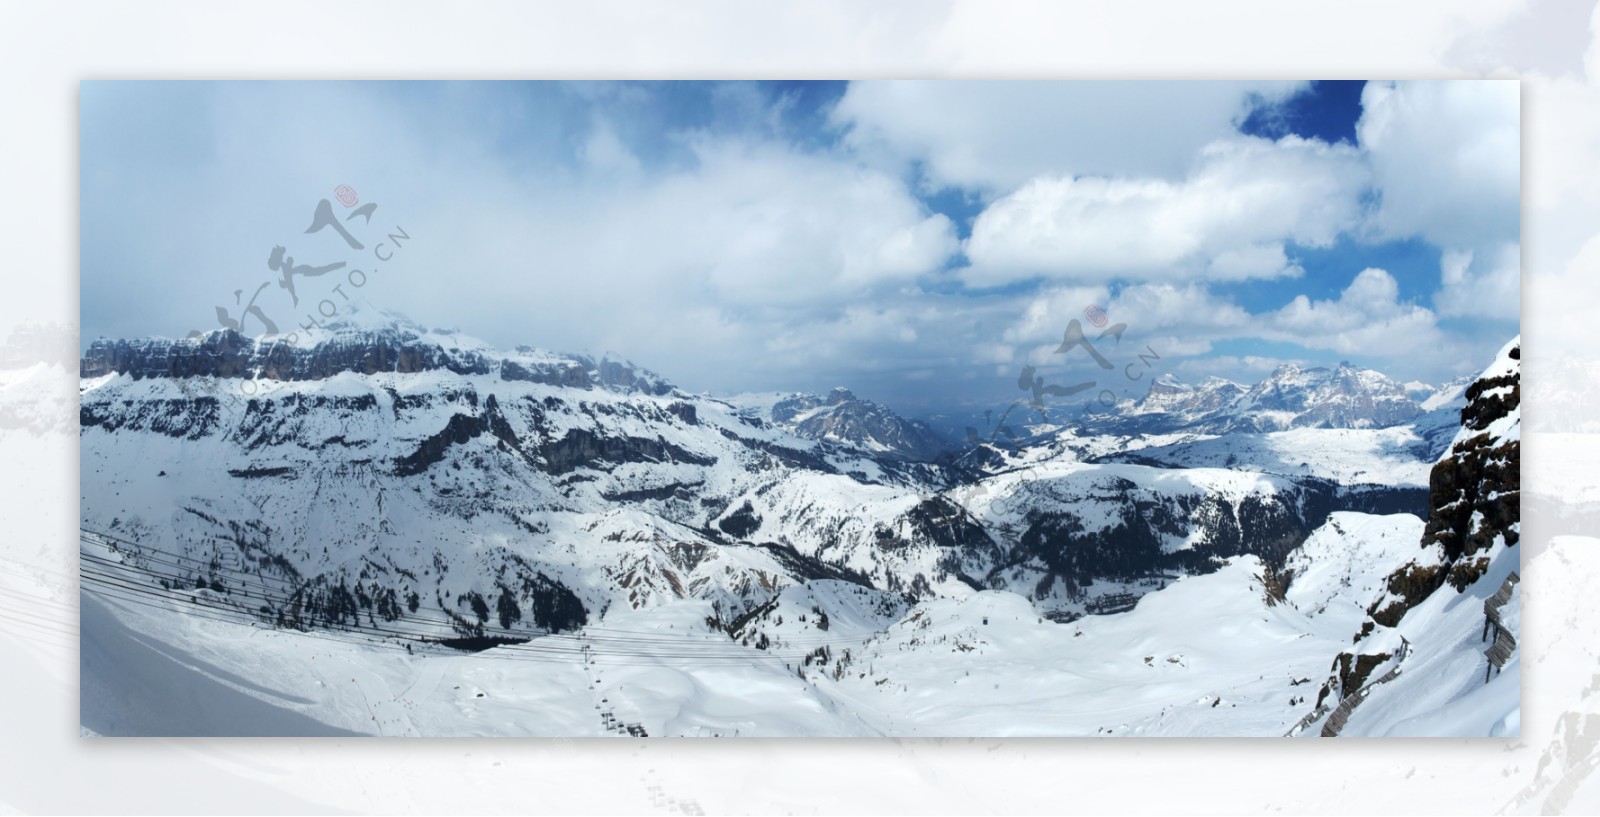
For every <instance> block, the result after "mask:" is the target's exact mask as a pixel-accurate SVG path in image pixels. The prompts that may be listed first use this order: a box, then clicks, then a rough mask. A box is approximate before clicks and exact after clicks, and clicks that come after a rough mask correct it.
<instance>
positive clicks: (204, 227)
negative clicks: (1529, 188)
mask: <svg viewBox="0 0 1600 817" xmlns="http://www.w3.org/2000/svg"><path fill="white" fill-rule="evenodd" d="M1517 103H1518V95H1517V86H1516V83H1515V82H1467V81H1457V82H1420V83H1400V84H1396V83H1388V82H1373V83H1361V82H1326V83H1317V82H1312V83H1303V82H1302V83H1291V82H1226V83H1223V82H1203V83H1202V82H1192V83H1191V82H1168V83H1145V82H1120V83H1119V82H1106V83H1081V82H866V83H845V82H753V83H744V82H716V83H697V82H682V83H677V82H674V83H653V82H651V83H627V82H624V83H546V82H446V83H431V82H430V83H409V82H381V83H295V82H284V83H280V82H245V83H203V82H89V83H85V84H84V85H83V86H82V89H81V108H82V111H81V122H82V126H81V127H82V133H81V136H82V139H81V163H82V164H81V170H82V173H81V184H82V190H81V193H82V231H81V258H82V289H81V292H82V296H81V298H82V324H83V336H84V339H85V342H86V343H87V342H88V341H89V340H92V339H93V338H95V337H100V336H114V337H137V336H148V335H159V336H168V337H173V336H182V335H183V334H185V333H186V332H187V331H189V330H191V329H199V330H208V329H212V328H216V326H217V322H216V318H215V317H214V316H215V314H216V310H217V308H218V307H224V308H225V309H227V310H228V313H229V315H230V316H232V317H237V315H238V314H239V313H240V311H241V307H242V306H243V305H245V304H246V303H247V302H248V299H249V298H250V296H251V294H252V293H254V292H255V291H256V289H257V287H258V286H259V285H260V284H261V283H263V282H270V281H275V280H276V279H277V277H278V273H277V272H275V271H273V270H270V269H269V268H268V264H267V259H268V257H269V252H270V251H271V250H272V249H273V248H274V247H276V246H285V247H286V250H287V252H288V253H289V254H290V255H291V256H294V257H296V258H297V259H298V260H297V263H300V264H312V263H333V262H335V261H344V262H346V264H347V266H346V267H345V269H346V270H348V269H350V268H362V269H363V275H367V276H368V285H367V286H364V287H361V288H360V291H359V292H357V293H355V294H356V295H357V296H358V298H359V299H361V300H363V301H365V302H366V303H368V304H371V305H373V306H376V307H379V308H385V309H391V310H395V311H398V312H402V313H404V314H407V315H409V316H410V317H412V318H414V319H416V320H418V321H420V322H423V323H427V324H431V325H436V326H454V327H458V328H460V329H462V330H463V331H465V332H467V333H468V334H472V335H476V336H478V337H481V338H483V339H485V340H487V341H490V342H492V343H495V344H496V345H500V346H503V347H508V348H509V347H511V346H515V345H519V344H529V345H534V346H539V347H543V348H549V349H554V350H561V351H590V352H596V353H599V352H611V353H614V354H616V355H619V356H622V357H627V358H630V359H633V360H636V361H638V362H640V363H642V364H644V365H647V366H649V367H651V368H654V369H656V370H658V371H660V372H661V373H663V374H665V375H667V376H668V377H669V378H670V379H672V380H674V381H675V382H677V383H679V384H680V385H682V386H683V387H685V388H689V389H691V390H708V391H713V392H719V393H726V392H736V391H746V390H770V389H783V390H789V389H804V390H821V389H826V388H829V387H832V386H835V385H847V386H850V387H852V388H853V389H855V390H856V391H857V392H858V393H860V394H863V395H866V396H869V397H873V398H875V399H880V400H883V401H885V402H888V403H890V404H891V405H896V406H897V407H900V408H903V409H905V410H907V411H908V412H911V413H920V412H926V411H934V410H941V409H944V408H946V407H948V406H950V405H968V406H972V405H983V404H985V403H988V402H992V401H994V400H997V399H1002V400H1003V399H1009V397H1010V396H1011V392H1012V391H1014V389H1015V382H1016V374H1017V372H1018V370H1020V368H1021V367H1023V366H1025V365H1036V366H1040V367H1041V371H1042V373H1044V374H1046V375H1047V376H1050V377H1057V378H1061V379H1063V380H1065V379H1068V378H1073V377H1076V376H1077V375H1080V374H1085V373H1086V370H1084V369H1083V368H1082V367H1083V366H1085V365H1086V360H1085V359H1083V358H1081V357H1080V358H1079V359H1076V360H1073V359H1068V358H1067V357H1064V356H1060V355H1054V354H1053V350H1054V348H1055V346H1056V345H1057V344H1059V342H1060V338H1061V334H1062V331H1063V329H1064V328H1065V326H1066V325H1067V322H1068V321H1070V320H1072V319H1075V318H1076V319H1079V320H1085V312H1084V310H1085V308H1086V307H1088V306H1090V305H1096V306H1099V307H1100V308H1102V309H1104V310H1105V312H1106V313H1107V314H1108V315H1109V317H1110V319H1111V320H1112V321H1113V322H1124V323H1126V324H1127V325H1128V329H1127V331H1126V332H1125V334H1124V336H1123V342H1124V343H1126V344H1127V349H1128V350H1131V349H1133V348H1136V347H1137V348H1144V347H1150V348H1153V349H1155V350H1157V351H1159V352H1160V353H1161V362H1160V364H1159V365H1160V366H1161V367H1162V369H1163V371H1164V372H1166V373H1171V374H1174V375H1176V376H1178V377H1179V378H1181V379H1186V380H1196V379H1199V378H1201V377H1204V376H1208V375H1219V376H1225V377H1230V378H1234V379H1238V380H1242V381H1247V382H1253V381H1254V380H1256V379H1259V378H1260V377H1261V376H1263V375H1265V374H1266V373H1267V372H1269V371H1270V370H1271V369H1272V368H1273V367H1275V366H1277V365H1280V364H1282V363H1284V362H1289V361H1294V362H1310V363H1328V362H1337V361H1339V360H1350V361H1354V362H1358V363H1361V364H1365V365H1370V366H1372V367H1374V368H1378V369H1380V370H1383V371H1385V372H1388V373H1390V374H1392V375H1394V376H1396V377H1399V378H1401V379H1421V380H1424V381H1429V382H1439V381H1442V380H1445V379H1448V378H1450V377H1453V376H1456V375H1458V374H1463V373H1469V372H1472V371H1475V370H1477V369H1479V368H1481V367H1482V365H1484V364H1485V363H1486V362H1487V360H1488V358H1489V356H1490V355H1492V353H1493V352H1494V350H1495V349H1497V348H1498V347H1499V346H1500V345H1501V344H1502V343H1503V342H1504V341H1505V340H1506V339H1508V338H1509V337H1510V336H1511V335H1513V334H1515V333H1516V332H1517V331H1518V329H1517V314H1518V304H1519V288H1518V274H1519V273H1518V270H1519V260H1518V259H1519V249H1520V228H1519V215H1518V197H1519V190H1520V168H1519V164H1518V155H1519V144H1518V108H1517ZM341 184H343V185H349V186H350V187H352V188H354V189H355V190H356V191H357V193H358V196H359V198H360V200H361V202H362V203H367V204H376V205H377V207H376V209H375V211H374V212H373V214H372V217H371V221H370V223H362V226H363V229H367V230H370V231H371V235H372V236H375V237H377V238H381V235H382V234H384V233H386V232H387V231H388V230H390V229H391V228H393V227H399V228H402V229H404V230H405V231H406V233H407V234H409V235H411V236H412V239H411V240H410V241H408V242H405V244H404V248H403V250H402V251H400V252H397V253H395V254H394V256H393V257H392V258H391V259H389V260H386V261H382V262H379V261H378V260H377V259H375V258H373V257H371V256H370V255H367V254H365V253H367V252H369V251H370V248H365V249H364V250H363V252H362V253H354V251H352V250H350V249H349V248H348V247H346V246H345V245H344V244H343V243H342V242H341V241H340V240H339V238H338V237H337V236H336V235H334V234H333V233H332V231H329V230H324V231H322V232H320V233H316V234H312V235H307V234H306V232H305V230H306V225H307V224H308V223H310V220H311V218H312V214H313V212H314V209H315V207H316V205H317V203H318V202H319V201H320V200H322V199H333V198H334V194H333V191H334V188H335V187H336V186H338V185H341ZM333 206H334V208H335V211H336V212H337V213H339V214H340V215H341V216H348V214H349V213H351V212H353V209H354V208H348V209H347V208H346V207H343V206H341V205H340V204H338V203H335V204H334V205H333ZM358 223H360V222H358ZM364 235H365V234H364ZM377 238H375V239H374V240H377ZM340 274H343V272H342V271H341V273H340ZM337 278H338V275H330V276H324V277H318V278H310V277H302V278H300V279H299V280H300V282H301V283H300V287H299V289H297V295H296V297H298V295H299V294H302V293H301V292H300V290H303V291H304V293H303V294H305V295H306V296H307V297H306V300H305V301H304V302H303V303H301V304H298V305H296V304H294V303H292V301H291V297H290V295H289V293H288V292H286V291H284V290H283V289H282V288H280V287H278V286H269V287H267V288H266V289H264V290H262V291H261V294H260V295H259V296H257V299H256V303H257V304H258V305H260V306H261V307H262V310H263V312H262V314H265V315H268V316H275V317H272V319H273V320H274V321H275V322H276V323H277V324H279V328H280V329H281V330H283V331H292V330H291V329H290V328H289V327H290V326H291V324H304V323H306V313H307V312H308V310H309V309H312V308H315V307H313V304H316V303H320V302H321V301H322V300H323V298H324V297H327V296H329V293H328V292H327V291H326V290H328V289H329V288H331V287H332V286H333V285H334V283H335V282H336V281H337ZM344 289H345V290H350V289H351V287H349V286H346V287H345V288H344ZM236 290H237V291H239V293H240V294H238V295H237V296H236V294H235V291H236ZM342 294H348V293H343V292H342V293H341V295H342ZM313 299H314V300H313ZM341 302H342V301H341ZM245 330H246V331H247V332H251V333H259V332H261V331H263V330H262V328H260V327H259V326H255V325H251V322H249V321H247V322H246V326H245ZM314 332H315V330H314V328H313V329H312V330H311V332H310V333H314ZM1120 346H1121V344H1117V345H1116V346H1108V347H1106V348H1107V350H1108V351H1111V352H1115V353H1119V354H1123V353H1127V352H1126V350H1124V349H1122V348H1120ZM1087 374H1088V375H1092V374H1093V372H1087ZM1078 379H1082V378H1078Z"/></svg>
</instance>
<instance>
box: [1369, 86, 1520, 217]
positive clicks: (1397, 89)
mask: <svg viewBox="0 0 1600 817" xmlns="http://www.w3.org/2000/svg"><path fill="white" fill-rule="evenodd" d="M1518 94H1519V86H1518V83H1517V82H1516V81H1515V80H1486V81H1430V82H1404V83H1385V82H1369V83H1367V86H1366V90H1365V91H1363V92H1362V95H1361V105H1362V113H1361V120H1360V122H1359V123H1358V124H1357V126H1356V130H1357V134H1358V135H1359V137H1360V141H1361V147H1362V148H1363V149H1364V150H1365V151H1366V152H1367V156H1368V160H1369V161H1370V162H1371V164H1372V168H1373V174H1374V179H1375V181H1376V183H1377V185H1378V187H1379V189H1380V191H1381V197H1382V200H1381V203H1380V206H1379V208H1378V211H1377V213H1376V215H1375V216H1374V222H1375V226H1376V228H1377V229H1378V231H1379V233H1380V235H1382V236H1385V237H1396V238H1404V237H1407V236H1412V235H1417V236H1421V237H1422V238H1424V239H1426V240H1428V241H1431V242H1433V243H1435V244H1437V245H1439V246H1442V247H1476V246H1481V245H1482V244H1483V243H1484V242H1504V241H1516V240H1518V234H1519V213H1520V208H1519V206H1518V203H1519V198H1520V193H1521V164H1520V163H1521V149H1520V145H1521V137H1520V124H1521V123H1520V120H1519V108H1520V104H1519V96H1518Z"/></svg>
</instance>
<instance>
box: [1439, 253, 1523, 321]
mask: <svg viewBox="0 0 1600 817" xmlns="http://www.w3.org/2000/svg"><path fill="white" fill-rule="evenodd" d="M1439 268H1440V285H1441V286H1440V289H1439V292H1438V293H1436V294H1435V295H1434V296H1433V302H1434V305H1435V306H1436V307H1438V309H1439V314H1441V315H1450V316H1473V317H1485V318H1500V319H1505V320H1513V321H1514V320H1517V319H1518V317H1519V307H1520V306H1521V303H1522V258H1521V252H1520V246H1519V245H1518V244H1515V243H1510V244H1501V245H1499V246H1497V247H1493V248H1491V249H1488V250H1484V251H1480V252H1474V251H1472V250H1447V251H1445V252H1444V253H1443V255H1442V256H1441V257H1440V261H1439Z"/></svg>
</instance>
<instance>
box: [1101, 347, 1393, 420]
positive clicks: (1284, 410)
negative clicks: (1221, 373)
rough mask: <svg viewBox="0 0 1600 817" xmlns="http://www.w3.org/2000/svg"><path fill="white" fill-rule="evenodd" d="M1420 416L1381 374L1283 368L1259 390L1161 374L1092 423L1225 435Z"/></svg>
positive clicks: (1346, 368)
mask: <svg viewBox="0 0 1600 817" xmlns="http://www.w3.org/2000/svg"><path fill="white" fill-rule="evenodd" d="M1422 412H1423V409H1422V407H1420V406H1419V405H1418V404H1417V403H1416V402H1415V401H1414V400H1413V399H1412V397H1411V395H1410V394H1408V393H1407V390H1406V388H1405V387H1404V386H1401V385H1400V384H1398V383H1396V382H1395V381H1394V380H1391V379H1390V378H1389V377H1388V376H1386V375H1384V374H1382V373H1381V372H1377V371H1373V370H1371V369H1364V368H1360V367H1358V366H1353V365H1351V364H1350V363H1348V362H1341V363H1340V364H1339V365H1338V366H1336V367H1327V366H1306V365H1303V364H1299V363H1285V364H1282V365H1280V366H1278V367H1277V368H1276V369H1274V370H1273V372H1272V373H1271V374H1270V375H1268V376H1267V377H1266V378H1264V379H1262V380H1261V381H1260V382H1258V383H1256V384H1255V385H1253V386H1246V385H1244V384H1242V383H1237V382H1234V381H1232V380H1228V379H1226V378H1222V377H1215V376H1212V377H1207V378H1205V379H1204V380H1202V381H1201V382H1200V383H1199V384H1197V385H1191V384H1189V383H1185V382H1183V381H1181V380H1180V379H1178V378H1177V377H1176V376H1175V375H1173V374H1172V373H1170V372H1167V373H1163V374H1162V375H1161V376H1159V377H1156V378H1155V379H1154V380H1152V381H1151V383H1150V387H1149V390H1148V391H1147V392H1146V394H1145V395H1144V397H1142V398H1140V399H1139V400H1137V401H1134V402H1132V403H1128V404H1124V405H1123V406H1122V407H1121V409H1120V410H1119V411H1117V412H1113V413H1112V414H1109V415H1101V416H1098V417H1094V418H1091V424H1092V425H1094V426H1096V427H1100V428H1106V429H1117V430H1120V431H1123V432H1160V431H1174V430H1189V431H1200V432H1206V433H1218V434H1223V433H1230V432H1266V431H1283V430H1287V429H1291V428H1386V427H1389V426H1394V425H1398V424H1400V423H1405V422H1408V421H1410V420H1412V419H1414V418H1416V417H1417V416H1419V415H1420V414H1422Z"/></svg>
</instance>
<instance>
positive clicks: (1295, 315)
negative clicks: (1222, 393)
mask: <svg viewBox="0 0 1600 817" xmlns="http://www.w3.org/2000/svg"><path fill="white" fill-rule="evenodd" d="M1399 294H1400V288H1399V284H1397V283H1396V282H1395V279H1394V276H1393V275H1390V274H1389V273H1388V272H1387V271H1385V270H1381V269H1377V268H1368V269H1364V270H1362V271H1361V272H1360V273H1359V274H1357V275H1356V277H1355V280H1353V281H1351V282H1350V286H1348V287H1346V288H1345V289H1344V291H1343V292H1340V293H1339V297H1338V298H1331V299H1327V300H1312V299H1310V298H1307V297H1306V296H1304V295H1297V296H1295V298H1294V300H1292V301H1290V302H1289V304H1287V305H1286V306H1284V307H1283V308H1282V309H1279V310H1278V311H1276V312H1273V313H1270V314H1268V315H1265V316H1263V317H1264V318H1265V319H1266V324H1267V331H1266V332H1265V333H1263V334H1264V336H1266V337H1269V338H1273V339H1277V340H1283V341H1289V342H1292V343H1298V344H1300V345H1301V346H1305V347H1306V348H1309V349H1328V350H1330V351H1334V352H1337V353H1339V354H1345V355H1365V356H1372V357H1397V356H1399V355H1402V354H1406V355H1412V354H1421V355H1430V354H1436V353H1438V352H1439V351H1440V350H1441V349H1442V348H1443V347H1445V346H1448V344H1446V343H1445V337H1444V334H1443V333H1442V332H1441V331H1440V330H1439V326H1438V316H1437V315H1435V314H1434V312H1433V311H1432V310H1430V309H1428V308H1427V307H1423V306H1418V305H1417V304H1413V303H1405V302H1402V301H1400V299H1399Z"/></svg>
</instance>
